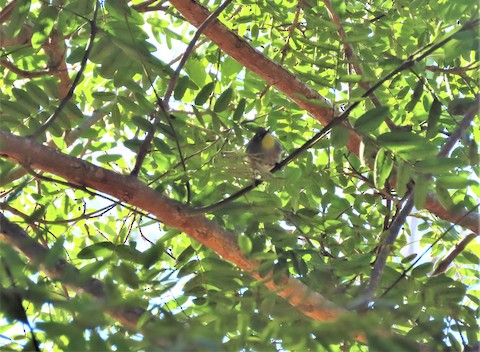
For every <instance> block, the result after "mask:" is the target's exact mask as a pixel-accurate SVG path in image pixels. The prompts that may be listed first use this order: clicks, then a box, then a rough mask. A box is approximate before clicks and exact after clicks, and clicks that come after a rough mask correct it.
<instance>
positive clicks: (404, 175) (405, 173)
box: [395, 160, 412, 197]
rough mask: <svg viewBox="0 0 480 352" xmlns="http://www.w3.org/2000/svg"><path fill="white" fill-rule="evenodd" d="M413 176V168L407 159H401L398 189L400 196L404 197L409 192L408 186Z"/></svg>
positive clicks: (398, 171)
mask: <svg viewBox="0 0 480 352" xmlns="http://www.w3.org/2000/svg"><path fill="white" fill-rule="evenodd" d="M411 177H412V169H411V168H410V165H408V164H407V163H406V162H405V161H403V160H401V161H400V162H399V163H398V167H397V180H396V187H395V188H396V190H397V194H398V196H399V197H403V196H404V195H405V193H406V192H407V186H408V183H409V182H410V179H411Z"/></svg>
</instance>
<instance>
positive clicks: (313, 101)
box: [170, 0, 480, 232]
mask: <svg viewBox="0 0 480 352" xmlns="http://www.w3.org/2000/svg"><path fill="white" fill-rule="evenodd" d="M170 3H171V4H172V5H173V6H174V7H175V8H176V9H177V10H178V11H179V12H180V13H181V14H182V15H183V16H184V17H185V18H186V19H187V21H189V22H190V23H191V24H193V25H194V26H197V27H198V26H199V25H200V24H202V23H203V21H205V19H206V18H207V17H208V16H209V15H210V12H209V10H208V9H207V8H205V7H204V6H202V5H201V4H199V3H198V2H196V1H194V0H171V1H170ZM478 22H479V21H478V20H473V21H471V22H468V23H466V24H465V25H464V26H463V27H462V28H461V29H460V31H465V30H470V29H472V28H475V26H477V25H478ZM204 34H205V35H206V36H207V37H208V38H209V39H210V40H211V41H212V42H214V43H215V44H217V45H218V47H219V48H220V49H222V50H223V51H224V52H225V53H226V54H228V55H229V56H231V57H232V58H233V59H235V60H236V61H238V62H239V63H241V64H242V65H244V66H245V67H246V68H247V69H248V70H250V71H252V72H254V73H255V74H257V75H258V76H259V77H261V78H263V79H264V80H265V81H266V82H267V83H268V84H270V85H272V86H274V87H275V88H277V89H278V90H279V91H281V92H283V93H284V94H285V95H286V96H288V97H289V98H290V99H292V100H293V101H295V102H296V103H297V105H298V106H299V107H301V108H303V109H305V110H306V111H308V112H309V113H310V114H311V115H312V116H313V117H314V118H315V119H317V120H318V121H319V122H320V123H322V125H324V126H325V125H327V124H328V123H329V122H330V121H331V120H332V119H333V118H334V112H333V111H332V109H331V108H330V107H329V105H330V103H329V102H328V100H327V99H326V98H324V97H322V96H321V95H320V94H318V93H317V92H316V91H315V90H314V89H312V88H311V87H309V86H308V85H306V84H305V83H304V82H302V81H300V80H299V79H298V78H297V77H296V76H295V75H293V74H292V73H290V72H289V71H287V70H286V69H285V68H283V67H282V66H281V65H279V64H277V63H276V62H274V61H272V60H271V59H269V58H268V57H266V56H265V55H263V54H262V53H260V52H259V51H257V50H256V49H255V48H253V47H252V46H251V45H250V44H249V43H248V42H247V41H246V40H245V39H243V38H242V37H240V36H239V35H238V34H236V33H235V32H234V31H232V30H230V29H228V28H227V27H226V26H225V25H223V24H222V23H221V22H220V21H219V20H218V19H217V20H215V21H214V22H213V23H212V24H211V25H210V26H209V27H208V28H207V29H206V30H205V32H204ZM453 36H454V34H453V33H452V35H451V36H449V37H447V38H446V39H444V40H442V41H441V42H439V43H436V44H434V45H428V46H427V47H426V48H424V49H425V50H424V53H423V54H421V55H419V56H418V57H416V59H415V60H416V61H419V60H422V59H424V58H425V57H426V56H428V55H430V54H431V53H432V52H433V51H435V50H436V49H438V48H439V47H441V46H443V45H444V44H445V43H447V42H448V41H450V40H451V39H452V38H453ZM408 63H411V64H413V62H411V58H408V59H407V60H406V61H405V62H404V64H403V66H404V67H403V69H406V68H408V67H410V66H409V65H408ZM398 72H399V71H398ZM398 72H397V73H398ZM372 88H375V86H373V87H371V88H370V89H369V90H367V91H366V93H368V94H370V93H371V92H372ZM360 141H361V138H360V136H359V135H358V134H357V133H355V131H353V130H350V131H349V140H348V143H347V148H348V149H349V150H350V151H351V152H353V153H354V154H356V155H357V156H358V155H360ZM424 207H425V209H427V210H429V211H431V212H432V213H434V214H435V215H437V216H438V217H440V218H442V219H445V220H448V221H450V222H457V221H460V222H459V223H458V224H459V225H460V226H463V227H465V228H468V229H469V230H471V231H473V232H477V231H478V223H479V222H480V216H479V215H478V214H468V216H465V217H463V215H464V214H458V213H452V212H450V211H449V210H448V209H446V208H444V207H443V206H442V205H441V204H440V203H439V202H438V200H437V199H436V198H435V197H434V196H433V195H429V196H428V198H427V200H426V202H425V205H424Z"/></svg>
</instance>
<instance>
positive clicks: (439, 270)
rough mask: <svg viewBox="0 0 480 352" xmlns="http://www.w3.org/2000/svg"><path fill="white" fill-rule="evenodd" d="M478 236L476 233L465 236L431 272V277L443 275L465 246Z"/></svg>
mask: <svg viewBox="0 0 480 352" xmlns="http://www.w3.org/2000/svg"><path fill="white" fill-rule="evenodd" d="M477 236H478V235H477V234H476V233H473V232H470V233H469V234H468V235H466V236H465V237H464V238H462V240H461V241H460V242H458V243H457V244H456V245H455V246H454V247H453V248H452V249H451V250H450V252H449V253H448V254H447V256H446V257H445V258H443V259H442V260H441V261H440V262H439V263H438V265H437V267H436V268H435V270H434V271H433V272H432V276H434V275H438V274H441V273H443V272H444V271H445V270H447V268H448V266H449V265H450V264H451V263H452V262H453V261H454V259H455V258H456V257H457V256H458V255H459V254H460V253H462V251H463V250H464V249H465V247H467V245H468V244H469V243H470V242H471V241H472V240H473V239H474V238H475V237H477Z"/></svg>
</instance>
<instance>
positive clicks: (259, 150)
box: [246, 128, 283, 174]
mask: <svg viewBox="0 0 480 352" xmlns="http://www.w3.org/2000/svg"><path fill="white" fill-rule="evenodd" d="M246 151H247V156H248V159H249V160H250V163H251V166H252V169H253V171H254V172H256V173H260V174H265V173H269V172H270V171H271V170H272V169H273V168H274V167H275V166H276V165H277V164H278V163H279V162H280V161H281V160H282V152H283V148H282V146H281V144H280V143H279V142H278V141H277V140H276V139H275V137H273V136H272V134H271V133H270V130H269V129H265V128H261V129H259V130H258V131H257V133H255V135H254V136H253V138H252V139H251V140H250V141H249V142H248V143H247V147H246Z"/></svg>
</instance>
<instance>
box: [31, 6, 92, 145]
mask: <svg viewBox="0 0 480 352" xmlns="http://www.w3.org/2000/svg"><path fill="white" fill-rule="evenodd" d="M99 6H100V5H99V2H98V1H96V2H95V10H94V11H93V19H92V20H91V21H89V22H90V28H91V30H90V38H89V40H88V45H87V48H86V49H85V53H84V54H83V58H82V61H81V63H80V69H79V70H78V72H77V74H76V76H75V79H74V80H73V83H72V86H71V87H70V89H69V91H68V93H67V95H65V96H64V97H63V99H62V101H61V102H60V105H59V106H58V108H57V109H56V110H55V112H54V113H53V115H52V116H50V118H49V119H48V120H47V121H46V122H45V123H44V124H43V126H42V127H40V128H39V129H38V130H37V131H36V132H35V133H33V134H32V135H31V136H30V137H32V138H33V139H37V138H38V137H39V136H40V135H42V134H43V133H44V132H45V131H47V130H48V129H49V128H50V127H51V126H52V125H53V123H54V122H55V120H56V119H57V118H58V117H59V116H60V113H61V112H62V110H63V109H64V108H65V106H66V105H67V103H68V102H69V101H70V99H71V98H72V97H73V93H74V92H75V89H76V88H77V85H78V83H79V82H80V78H81V77H82V74H83V71H85V68H86V66H87V61H88V57H89V56H90V53H91V51H92V49H93V44H94V41H95V36H96V34H97V15H98V8H99Z"/></svg>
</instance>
